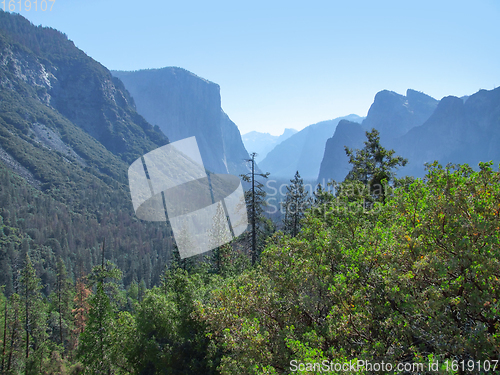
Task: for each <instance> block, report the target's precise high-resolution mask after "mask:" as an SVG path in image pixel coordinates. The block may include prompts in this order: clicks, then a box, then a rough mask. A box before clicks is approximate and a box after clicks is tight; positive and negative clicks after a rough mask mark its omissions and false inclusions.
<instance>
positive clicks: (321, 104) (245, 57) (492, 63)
mask: <svg viewBox="0 0 500 375" xmlns="http://www.w3.org/2000/svg"><path fill="white" fill-rule="evenodd" d="M39 1H40V0H39ZM17 6H19V5H17ZM20 13H21V14H22V15H23V16H25V17H26V18H28V19H29V20H30V21H32V22H33V23H34V24H35V25H39V24H42V25H44V26H50V27H53V28H56V29H58V30H61V31H62V32H64V33H66V34H67V35H68V37H69V38H70V39H71V40H73V41H74V43H75V45H76V46H77V47H79V48H80V49H82V50H83V51H85V52H86V53H87V54H88V55H90V56H91V57H93V58H94V59H95V60H97V61H99V62H101V63H102V64H103V65H104V66H106V67H107V68H109V69H116V70H138V69H146V68H161V67H165V66H179V67H182V68H185V69H187V70H190V71H191V72H193V73H195V74H197V75H199V76H200V77H203V78H206V79H208V80H210V81H213V82H216V83H218V84H219V85H220V87H221V97H222V107H223V109H224V111H225V112H226V113H227V114H228V115H229V117H230V118H231V119H232V120H233V121H234V122H235V123H236V124H237V125H238V127H239V128H240V131H241V133H242V134H243V133H246V132H248V131H251V130H258V131H263V132H270V133H272V134H276V135H277V134H280V133H282V132H283V129H284V128H287V127H291V128H295V129H298V130H300V129H302V128H304V127H305V126H307V125H310V124H313V123H315V122H319V121H322V120H327V119H331V118H335V117H338V116H344V115H347V114H350V113H355V114H358V115H360V116H366V113H367V111H368V109H369V107H370V105H371V103H372V102H373V98H374V96H375V94H376V93H377V92H378V91H380V90H383V89H388V90H393V91H396V92H398V93H401V94H404V93H405V92H406V89H407V88H412V89H415V90H418V91H422V92H425V93H426V94H428V95H431V96H433V97H435V98H437V99H441V98H442V97H444V96H447V95H456V96H462V95H468V94H472V93H474V92H476V91H478V90H479V89H493V88H494V87H497V86H499V85H500V48H499V46H500V44H499V42H500V27H499V21H500V2H499V1H498V0H475V1H461V0H453V1H450V0H438V1H436V0H432V1H428V0H418V1H413V0H412V1H410V0H398V1H385V0H378V1H373V0H369V1H360V0H344V1H333V0H330V1H314V0H313V1H309V2H305V1H300V2H298V1H278V0H276V1H273V0H270V1H269V0H268V1H260V0H252V1H237V0H236V1H235V0H232V1H216V0H212V1H190V0H184V1H182V2H181V1H176V2H173V1H169V0H163V1H156V0H153V1H145V2H144V1H143V2H140V1H129V0H121V1H116V0H85V1H83V0H56V1H55V3H54V4H53V7H52V11H50V12H49V11H45V12H42V11H40V10H38V11H33V10H31V11H30V12H26V11H21V12H20Z"/></svg>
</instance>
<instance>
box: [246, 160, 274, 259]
mask: <svg viewBox="0 0 500 375" xmlns="http://www.w3.org/2000/svg"><path fill="white" fill-rule="evenodd" d="M250 156H251V158H250V159H247V161H248V162H250V163H251V168H252V169H251V172H249V173H247V174H242V175H240V177H241V178H242V180H243V181H245V182H248V183H250V184H251V187H250V190H248V191H246V192H245V202H246V205H247V212H248V219H249V221H250V227H251V229H250V235H251V257H252V264H255V262H257V259H258V257H259V253H260V249H261V248H262V245H263V241H258V237H259V234H262V233H263V230H262V228H261V227H263V226H264V224H265V221H266V220H265V217H264V215H263V212H264V206H265V204H266V201H265V198H266V192H265V191H264V184H263V183H262V182H260V181H258V180H257V179H256V177H262V178H268V176H269V172H268V173H257V172H256V171H255V156H257V153H255V152H253V153H251V154H250ZM258 242H259V243H258Z"/></svg>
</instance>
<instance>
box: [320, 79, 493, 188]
mask: <svg viewBox="0 0 500 375" xmlns="http://www.w3.org/2000/svg"><path fill="white" fill-rule="evenodd" d="M405 98H406V99H405ZM434 106H435V109H434V110H432V113H430V115H429V112H430V111H431V109H432V108H433V107H434ZM362 127H363V130H369V129H371V128H372V127H374V128H376V129H377V130H379V131H380V133H381V137H380V138H381V143H382V146H384V147H385V148H389V149H394V150H395V151H396V154H397V155H401V156H403V157H405V158H407V159H408V161H409V163H408V164H407V165H406V166H405V167H404V168H401V169H400V170H399V171H398V175H399V176H405V175H409V176H414V177H423V176H424V175H425V166H424V164H425V163H432V162H434V161H435V160H437V161H438V162H440V163H441V164H442V165H446V164H448V163H453V164H464V163H467V164H469V165H470V166H471V167H473V168H477V166H478V163H479V162H481V161H483V162H484V161H490V160H492V161H494V163H495V164H497V165H498V162H499V161H500V148H499V147H498V145H499V144H500V88H497V89H495V90H491V91H487V90H481V91H479V92H477V93H476V94H474V95H471V96H468V97H463V98H457V97H454V96H448V97H445V98H443V99H441V101H439V102H437V101H435V100H434V99H432V98H430V97H428V96H427V95H425V94H421V93H418V92H416V91H413V90H408V92H407V95H406V97H403V96H401V95H398V94H395V93H391V92H389V91H382V92H380V93H378V94H377V95H376V96H375V101H374V103H373V105H372V106H371V107H370V111H369V112H368V116H367V118H366V120H365V121H363V123H362ZM405 129H408V130H407V131H405V132H404V133H403V134H402V132H403V130H405ZM398 134H399V135H398ZM365 138H366V137H365V135H364V131H360V129H359V128H358V127H356V126H353V125H352V124H351V126H347V124H342V127H340V124H339V127H338V129H337V131H336V132H335V134H334V136H333V137H332V138H331V139H329V140H328V142H327V145H326V148H325V155H324V158H323V161H322V164H321V170H320V174H319V177H320V178H319V182H321V183H323V181H324V180H326V181H328V180H329V179H334V180H336V181H341V180H343V179H344V178H345V176H346V175H347V173H348V172H349V170H350V167H349V166H348V164H346V163H347V157H346V156H345V151H344V146H348V147H351V148H361V147H363V141H364V140H365ZM356 144H357V145H358V146H355V145H356ZM351 145H352V146H351Z"/></svg>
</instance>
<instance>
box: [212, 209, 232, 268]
mask: <svg viewBox="0 0 500 375" xmlns="http://www.w3.org/2000/svg"><path fill="white" fill-rule="evenodd" d="M210 241H211V245H212V246H216V247H214V248H213V251H212V263H213V266H214V269H215V272H216V273H218V274H222V273H224V271H225V269H226V268H227V267H226V266H227V263H228V262H229V261H230V257H231V245H230V244H229V242H230V241H231V233H230V232H229V230H228V221H227V217H226V213H225V212H224V208H223V207H222V204H219V205H217V211H216V213H215V215H214V217H213V221H212V228H211V230H210Z"/></svg>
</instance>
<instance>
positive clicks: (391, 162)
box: [345, 129, 408, 203]
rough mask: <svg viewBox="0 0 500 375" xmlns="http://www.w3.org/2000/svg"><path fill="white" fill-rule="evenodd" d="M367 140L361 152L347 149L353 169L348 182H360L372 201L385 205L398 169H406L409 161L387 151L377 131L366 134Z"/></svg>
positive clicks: (373, 130) (391, 151)
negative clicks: (387, 189) (388, 189)
mask: <svg viewBox="0 0 500 375" xmlns="http://www.w3.org/2000/svg"><path fill="white" fill-rule="evenodd" d="M366 137H367V140H366V141H365V147H363V148H362V149H361V150H352V149H350V148H348V147H345V152H346V154H347V156H348V157H349V163H350V164H351V165H352V169H351V171H350V172H349V174H348V175H347V177H346V179H345V180H346V181H360V182H361V183H363V185H364V186H366V187H367V188H368V195H369V196H370V197H371V200H372V201H379V202H382V203H385V196H386V194H387V192H386V186H387V184H388V183H389V182H390V181H391V180H393V179H394V177H395V171H394V169H396V168H397V167H399V166H401V167H404V166H405V165H406V163H408V160H407V159H405V158H403V157H401V156H394V153H395V151H394V150H387V149H385V148H384V147H382V145H381V144H380V135H379V132H378V131H377V130H376V129H372V130H371V131H367V132H366Z"/></svg>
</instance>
